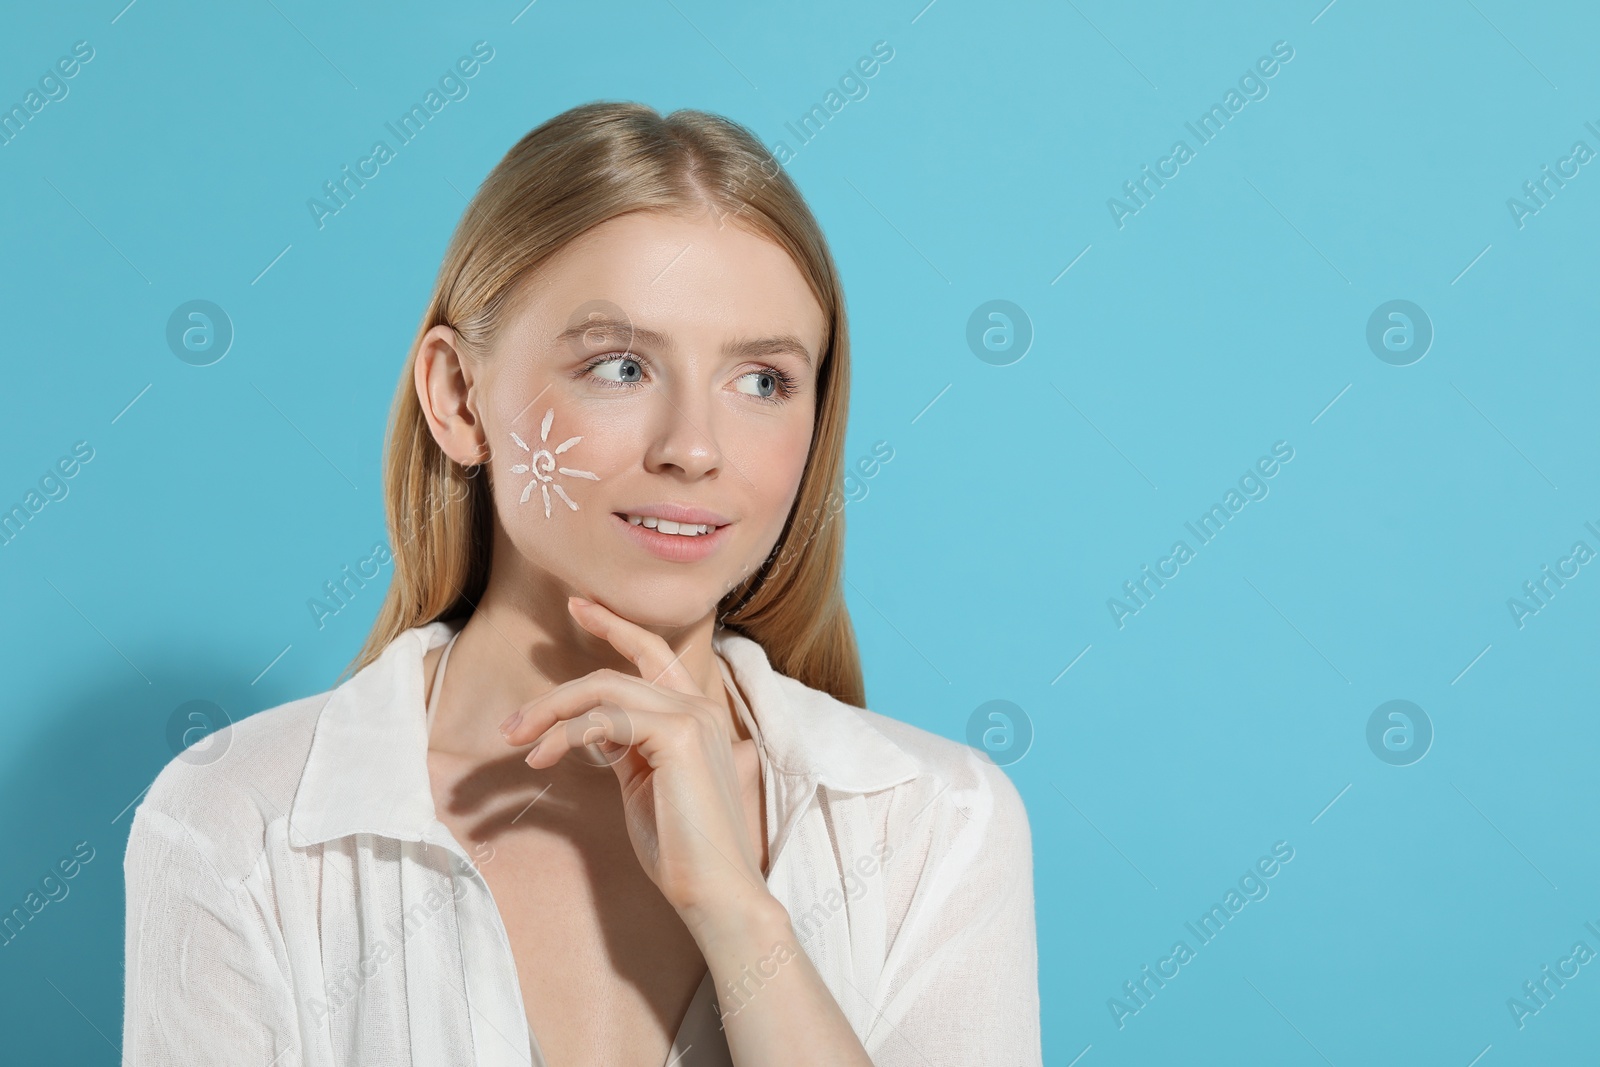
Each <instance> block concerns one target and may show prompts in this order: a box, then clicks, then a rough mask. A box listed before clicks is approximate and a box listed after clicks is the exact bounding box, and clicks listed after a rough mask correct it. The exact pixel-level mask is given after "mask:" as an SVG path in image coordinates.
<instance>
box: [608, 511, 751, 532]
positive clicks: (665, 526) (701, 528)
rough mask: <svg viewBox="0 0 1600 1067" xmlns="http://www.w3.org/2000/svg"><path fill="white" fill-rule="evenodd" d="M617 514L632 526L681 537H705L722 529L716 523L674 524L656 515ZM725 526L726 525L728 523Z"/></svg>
mask: <svg viewBox="0 0 1600 1067" xmlns="http://www.w3.org/2000/svg"><path fill="white" fill-rule="evenodd" d="M616 514H617V516H618V517H619V518H621V519H623V520H624V521H626V522H627V523H628V524H629V525H630V526H643V527H645V528H646V529H648V530H654V531H656V532H657V533H663V534H676V535H677V536H679V537H704V536H705V535H707V534H712V533H716V532H717V531H718V530H720V529H722V526H719V525H717V524H716V523H708V522H673V521H672V520H671V519H658V518H656V517H655V516H654V515H625V514H623V513H621V512H617V513H616ZM723 525H726V523H724V524H723Z"/></svg>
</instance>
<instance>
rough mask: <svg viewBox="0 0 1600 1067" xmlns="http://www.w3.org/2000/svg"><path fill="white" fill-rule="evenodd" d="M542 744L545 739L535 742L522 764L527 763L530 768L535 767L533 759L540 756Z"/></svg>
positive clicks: (523, 758)
mask: <svg viewBox="0 0 1600 1067" xmlns="http://www.w3.org/2000/svg"><path fill="white" fill-rule="evenodd" d="M542 744H544V739H543V738H541V739H539V740H538V741H535V742H534V743H533V747H532V748H530V749H528V754H527V755H526V756H523V757H522V762H524V763H526V764H527V765H528V766H530V767H531V766H533V757H535V756H537V755H538V754H539V746H540V745H542Z"/></svg>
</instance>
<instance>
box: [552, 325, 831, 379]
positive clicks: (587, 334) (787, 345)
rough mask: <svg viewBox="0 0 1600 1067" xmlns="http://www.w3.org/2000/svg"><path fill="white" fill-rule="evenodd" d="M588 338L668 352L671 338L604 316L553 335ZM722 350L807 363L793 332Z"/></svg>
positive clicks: (564, 339) (561, 339)
mask: <svg viewBox="0 0 1600 1067" xmlns="http://www.w3.org/2000/svg"><path fill="white" fill-rule="evenodd" d="M583 340H588V341H589V342H591V343H593V344H597V345H609V344H616V343H618V342H626V343H631V342H632V341H634V340H637V341H639V342H640V343H641V344H643V345H645V346H647V347H650V348H658V349H661V350H663V351H671V350H672V348H673V344H672V338H671V337H668V336H667V335H666V334H664V333H659V332H657V331H656V330H651V329H646V328H645V327H643V326H637V325H635V324H633V323H631V322H627V321H625V320H622V319H608V318H600V317H595V318H591V319H586V320H584V321H583V322H577V323H573V324H572V325H571V326H568V327H567V328H566V329H565V330H562V331H561V332H560V333H558V334H556V336H555V338H554V341H555V343H556V344H565V345H570V344H572V343H573V342H577V341H583ZM722 350H723V352H724V353H726V354H727V355H730V356H734V357H737V358H741V359H754V358H757V357H760V356H767V355H773V354H776V353H780V352H789V353H792V354H793V355H797V356H799V357H800V358H801V359H803V360H804V361H805V363H806V366H808V367H809V366H810V365H811V352H810V351H809V350H808V349H807V348H806V346H805V345H804V344H802V343H801V342H800V340H799V338H797V337H795V336H794V335H793V334H779V335H777V336H775V337H758V338H753V339H751V340H745V341H733V342H730V343H729V344H726V345H723V346H722Z"/></svg>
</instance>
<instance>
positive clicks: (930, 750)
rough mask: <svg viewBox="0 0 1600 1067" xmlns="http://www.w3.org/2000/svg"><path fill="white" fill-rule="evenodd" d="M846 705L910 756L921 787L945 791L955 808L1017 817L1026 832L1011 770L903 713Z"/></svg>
mask: <svg viewBox="0 0 1600 1067" xmlns="http://www.w3.org/2000/svg"><path fill="white" fill-rule="evenodd" d="M846 707H850V705H846ZM851 710H852V711H853V712H855V713H856V714H857V715H858V716H860V717H861V719H862V720H863V721H864V722H865V723H866V724H867V725H868V726H870V727H872V728H873V729H874V730H876V731H877V732H878V733H880V734H882V735H883V736H885V737H887V738H888V739H889V740H890V741H892V742H893V743H894V744H895V746H896V747H898V748H899V749H900V750H901V751H902V752H904V753H906V754H907V755H908V756H910V757H911V759H912V760H913V762H915V763H916V765H917V767H918V768H919V775H918V777H919V779H920V790H921V791H922V792H925V793H931V794H937V795H940V796H942V797H945V798H947V799H948V800H949V802H950V803H951V804H952V805H953V806H955V807H957V808H963V809H969V810H970V809H972V808H978V809H981V810H983V811H984V812H986V813H989V814H990V815H991V816H992V817H998V818H1000V819H1003V820H1006V821H1010V822H1018V821H1020V822H1021V824H1022V826H1023V829H1024V832H1026V828H1027V810H1026V808H1025V807H1024V805H1023V802H1022V795H1021V793H1020V792H1018V790H1017V787H1016V784H1015V783H1014V782H1013V781H1012V780H1011V776H1010V775H1008V774H1007V773H1006V772H1005V770H1004V769H1003V768H1001V767H1000V766H999V765H998V764H996V763H995V762H994V761H993V760H992V759H990V758H989V757H988V755H986V754H985V753H983V752H980V751H979V750H978V749H975V748H973V747H972V746H971V745H968V744H966V743H964V742H961V741H954V740H952V739H950V738H948V737H945V736H944V735H943V734H938V733H935V732H933V731H932V730H927V729H924V728H923V727H920V726H916V725H913V724H912V723H909V722H906V721H905V720H903V719H897V718H894V717H893V716H890V715H885V714H883V713H881V712H876V711H872V710H870V709H867V708H856V707H851Z"/></svg>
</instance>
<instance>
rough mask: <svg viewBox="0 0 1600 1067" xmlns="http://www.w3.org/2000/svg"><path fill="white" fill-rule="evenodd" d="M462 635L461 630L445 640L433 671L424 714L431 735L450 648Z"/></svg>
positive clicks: (448, 660) (426, 727) (426, 726)
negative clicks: (431, 684)
mask: <svg viewBox="0 0 1600 1067" xmlns="http://www.w3.org/2000/svg"><path fill="white" fill-rule="evenodd" d="M460 636H461V631H460V630H457V631H456V632H455V633H453V634H451V635H450V640H449V641H447V642H445V646H444V651H443V652H441V653H440V654H439V666H437V667H435V668H434V671H433V690H432V691H431V692H430V693H429V694H428V706H427V710H426V712H425V713H424V716H423V721H424V723H425V727H424V729H425V730H426V732H427V735H428V736H429V737H432V736H433V713H434V709H436V708H437V707H438V706H439V691H440V690H441V689H443V688H444V667H445V664H446V663H449V662H450V650H451V649H452V648H454V647H455V644H456V638H458V637H460Z"/></svg>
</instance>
